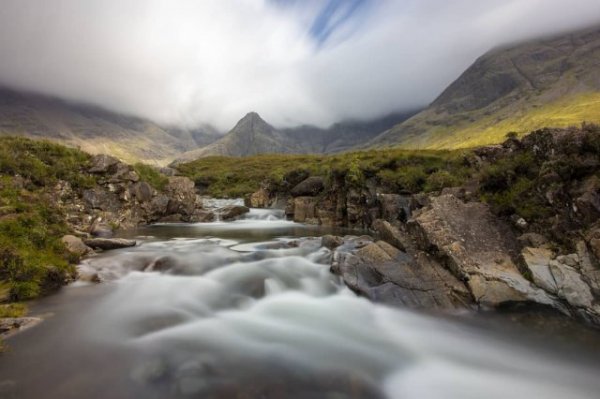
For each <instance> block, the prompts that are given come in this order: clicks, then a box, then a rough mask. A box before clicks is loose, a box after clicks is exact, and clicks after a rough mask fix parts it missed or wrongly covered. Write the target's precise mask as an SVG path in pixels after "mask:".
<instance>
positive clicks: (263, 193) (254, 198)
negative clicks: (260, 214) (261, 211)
mask: <svg viewBox="0 0 600 399" xmlns="http://www.w3.org/2000/svg"><path fill="white" fill-rule="evenodd" d="M270 203H271V197H270V195H269V192H268V191H267V190H266V189H264V188H262V187H261V188H260V189H258V190H257V191H256V192H254V193H252V194H251V195H250V197H249V198H248V203H247V204H246V205H248V206H249V207H251V208H268V207H269V205H270Z"/></svg>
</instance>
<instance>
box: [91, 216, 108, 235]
mask: <svg viewBox="0 0 600 399" xmlns="http://www.w3.org/2000/svg"><path fill="white" fill-rule="evenodd" d="M90 235H91V236H93V237H101V238H111V237H112V236H113V229H112V227H110V226H109V225H107V224H105V223H102V222H101V221H100V220H97V221H95V222H94V223H93V224H92V227H90Z"/></svg>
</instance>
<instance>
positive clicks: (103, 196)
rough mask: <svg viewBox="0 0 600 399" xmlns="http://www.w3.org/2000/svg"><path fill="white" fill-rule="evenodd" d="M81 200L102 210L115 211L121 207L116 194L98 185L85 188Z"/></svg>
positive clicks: (91, 206) (93, 207)
mask: <svg viewBox="0 0 600 399" xmlns="http://www.w3.org/2000/svg"><path fill="white" fill-rule="evenodd" d="M83 201H84V202H85V204H86V205H87V206H88V207H90V208H92V209H100V210H102V211H110V212H116V211H118V210H119V209H120V208H121V204H120V201H119V197H118V195H117V194H115V193H111V192H110V191H107V190H103V189H101V188H100V187H96V188H93V189H89V190H85V191H84V192H83Z"/></svg>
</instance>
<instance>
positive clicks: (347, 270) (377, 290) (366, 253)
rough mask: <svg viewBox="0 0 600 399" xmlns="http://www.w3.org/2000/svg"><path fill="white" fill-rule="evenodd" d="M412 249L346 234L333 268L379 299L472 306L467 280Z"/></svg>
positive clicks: (361, 291) (406, 303) (391, 302)
mask: <svg viewBox="0 0 600 399" xmlns="http://www.w3.org/2000/svg"><path fill="white" fill-rule="evenodd" d="M411 252H412V255H411V254H408V253H405V252H401V251H399V250H398V249H397V248H395V247H393V246H391V245H389V244H387V243H386V242H383V241H378V242H376V243H374V242H372V241H371V240H370V239H368V238H367V237H351V236H347V237H344V245H343V246H341V247H338V250H336V251H335V252H334V254H333V262H332V267H331V270H332V272H334V273H336V274H339V275H340V276H341V277H342V279H343V280H344V282H345V283H346V285H347V286H348V287H349V288H351V289H352V290H353V291H355V292H357V293H359V294H361V295H364V296H366V297H367V298H369V299H371V300H373V301H376V302H381V303H385V304H389V305H394V306H404V307H409V308H416V309H445V310H448V309H459V308H464V307H466V306H469V304H470V303H471V301H472V300H471V297H470V293H469V292H468V290H467V289H466V287H465V286H464V284H462V283H461V282H460V281H458V280H457V279H456V278H455V277H454V276H453V275H452V274H451V273H450V272H449V271H448V270H446V269H445V268H444V267H443V266H442V265H441V264H439V263H437V262H435V261H434V260H433V259H432V258H431V257H429V256H427V255H426V254H425V253H423V252H420V251H414V252H413V251H412V249H411Z"/></svg>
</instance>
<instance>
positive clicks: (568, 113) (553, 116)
mask: <svg viewBox="0 0 600 399" xmlns="http://www.w3.org/2000/svg"><path fill="white" fill-rule="evenodd" d="M515 108H516V109H515V110H514V111H512V110H508V111H506V112H505V113H503V114H496V115H491V116H485V117H482V118H481V119H479V120H476V121H475V122H468V123H467V122H463V123H459V124H458V125H457V126H455V127H448V126H443V125H441V126H435V127H430V128H429V130H428V131H427V133H426V134H424V135H423V136H421V137H414V138H408V139H407V140H406V141H405V142H403V143H402V144H401V145H400V146H401V147H402V148H413V149H414V148H422V149H457V148H469V147H477V146H481V145H488V144H496V143H500V142H502V141H504V139H505V138H506V134H507V133H508V132H516V133H518V135H519V136H522V135H524V134H526V133H528V132H530V131H533V130H537V129H541V128H543V127H548V126H551V127H568V126H578V125H580V124H581V123H582V122H584V121H585V122H590V123H600V93H598V92H586V93H580V94H575V95H571V96H567V97H563V98H561V99H559V100H556V101H554V102H550V103H547V104H544V105H537V104H535V102H534V105H533V106H530V107H527V108H526V107H524V106H523V107H522V108H521V107H515Z"/></svg>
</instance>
